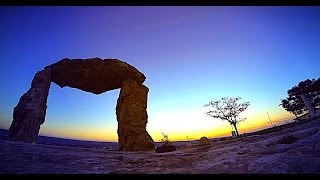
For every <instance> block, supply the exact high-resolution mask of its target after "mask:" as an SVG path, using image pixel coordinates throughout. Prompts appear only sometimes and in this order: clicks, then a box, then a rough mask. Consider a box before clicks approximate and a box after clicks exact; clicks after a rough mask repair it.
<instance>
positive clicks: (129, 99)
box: [116, 80, 155, 151]
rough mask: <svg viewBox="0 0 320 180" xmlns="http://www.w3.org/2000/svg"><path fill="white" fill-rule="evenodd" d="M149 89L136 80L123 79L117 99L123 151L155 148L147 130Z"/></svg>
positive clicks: (119, 131)
mask: <svg viewBox="0 0 320 180" xmlns="http://www.w3.org/2000/svg"><path fill="white" fill-rule="evenodd" d="M148 91H149V89H148V88H147V87H146V86H144V85H143V84H139V83H137V82H136V81H134V80H126V81H123V83H122V87H121V90H120V95H119V98H118V100H117V107H116V111H117V120H118V137H119V149H120V150H123V151H149V150H154V148H155V146H154V141H153V140H152V138H151V136H150V135H149V134H148V132H147V131H146V125H147V122H148V121H147V119H148V114H147V111H146V109H147V96H148Z"/></svg>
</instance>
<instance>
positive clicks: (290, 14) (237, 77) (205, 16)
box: [0, 6, 320, 141]
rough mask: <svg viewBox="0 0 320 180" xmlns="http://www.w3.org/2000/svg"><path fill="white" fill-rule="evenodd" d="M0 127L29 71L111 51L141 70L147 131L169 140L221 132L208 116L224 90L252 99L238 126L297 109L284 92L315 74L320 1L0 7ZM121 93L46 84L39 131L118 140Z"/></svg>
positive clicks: (247, 127) (224, 128)
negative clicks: (284, 104) (285, 105)
mask: <svg viewBox="0 0 320 180" xmlns="http://www.w3.org/2000/svg"><path fill="white" fill-rule="evenodd" d="M0 17H1V18H0V23H1V28H0V32H1V33H0V39H1V40H0V48H1V53H0V73H1V76H0V82H1V93H0V128H5V129H8V128H9V126H10V124H11V121H12V112H13V108H14V107H15V106H16V105H17V103H18V101H19V98H20V96H22V94H23V93H25V92H26V91H27V90H28V89H29V88H30V84H31V81H32V79H33V76H34V74H35V73H36V72H37V71H39V70H42V69H43V68H44V67H45V66H47V65H50V64H52V63H54V62H56V61H58V60H60V59H63V58H92V57H100V58H117V59H120V60H123V61H125V62H127V63H129V64H131V65H133V66H135V67H136V68H137V69H138V70H139V71H141V72H142V73H144V74H145V76H146V81H145V83H144V84H145V85H146V86H147V87H149V89H150V91H149V94H148V109H147V112H148V115H149V119H148V124H147V130H148V132H149V133H150V135H151V136H152V137H153V139H154V140H155V141H159V139H161V138H162V135H161V132H164V133H166V134H168V135H169V139H171V140H184V139H186V137H187V136H188V138H190V139H199V138H200V137H201V136H207V137H210V138H212V137H220V136H223V135H230V134H231V130H232V129H231V127H230V125H229V124H228V123H227V122H225V121H221V120H218V119H212V118H210V117H206V116H205V114H204V113H205V112H206V110H207V108H204V107H203V106H204V104H206V103H208V102H209V101H211V100H216V99H220V98H222V97H224V96H229V97H236V96H240V97H242V99H241V101H240V102H244V101H249V102H250V103H251V105H250V106H249V107H248V109H247V110H246V111H245V112H244V113H243V116H244V117H247V120H246V121H245V122H242V123H240V124H239V126H238V129H239V132H240V133H244V132H250V131H252V130H257V129H261V128H265V127H270V123H269V119H268V116H267V112H268V113H269V115H270V118H271V119H272V120H273V121H274V123H275V124H280V123H281V120H284V119H286V118H291V117H293V115H291V114H289V113H288V112H286V111H285V110H284V109H282V108H281V107H280V106H279V104H280V100H281V99H283V98H285V97H286V95H287V94H286V93H287V90H288V89H290V88H291V87H292V86H294V85H296V84H298V83H299V82H300V81H302V80H305V79H307V78H309V79H312V78H319V74H320V49H319V48H320V35H319V34H320V21H319V19H320V7H252V6H251V7H223V6H217V7H199V6H198V7H190V6H189V7H0ZM119 92H120V90H119V89H118V90H113V91H109V92H106V93H103V94H100V95H94V94H91V93H87V92H84V91H81V90H78V89H73V88H69V87H65V88H60V87H58V86H57V85H56V84H54V83H51V88H50V92H49V97H48V103H47V105H48V108H47V116H46V121H45V123H44V124H43V125H42V126H41V129H40V134H42V135H49V136H55V137H65V138H73V139H84V140H98V141H117V138H118V137H117V121H116V115H115V106H116V100H117V98H118V94H119Z"/></svg>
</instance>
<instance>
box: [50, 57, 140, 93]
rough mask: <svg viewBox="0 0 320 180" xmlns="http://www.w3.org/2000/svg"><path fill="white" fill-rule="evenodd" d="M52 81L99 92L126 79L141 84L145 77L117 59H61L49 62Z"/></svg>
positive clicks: (113, 87)
mask: <svg viewBox="0 0 320 180" xmlns="http://www.w3.org/2000/svg"><path fill="white" fill-rule="evenodd" d="M48 67H50V68H51V72H52V82H54V83H56V84H57V85H59V86H60V87H65V86H69V87H72V88H77V89H81V90H83V91H86V92H91V93H94V94H100V93H103V92H106V91H109V90H113V89H118V88H121V85H122V82H123V81H124V80H127V79H132V80H135V81H136V82H137V83H138V84H142V83H143V82H144V80H145V79H146V77H145V76H144V74H142V73H141V72H139V71H138V70H137V69H136V68H135V67H133V66H131V65H129V64H127V63H125V62H123V61H120V60H117V59H105V60H103V59H100V58H92V59H85V60H83V59H62V60H60V61H59V62H57V63H54V64H51V65H50V66H47V67H46V68H48Z"/></svg>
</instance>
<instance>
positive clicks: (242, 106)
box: [204, 97, 250, 136]
mask: <svg viewBox="0 0 320 180" xmlns="http://www.w3.org/2000/svg"><path fill="white" fill-rule="evenodd" d="M240 99H241V98H240V97H236V98H232V97H231V98H230V97H223V98H221V99H220V100H217V101H210V102H209V103H208V104H206V105H204V107H207V106H211V107H212V108H213V109H212V110H211V109H209V111H208V112H206V113H205V114H206V115H207V116H210V117H212V118H218V119H221V120H223V121H228V122H229V123H230V125H231V126H233V127H234V129H235V130H236V133H237V136H239V132H238V129H237V124H238V123H239V122H242V121H244V120H245V119H246V118H239V114H240V113H241V112H243V111H244V110H246V109H247V107H248V106H249V105H250V103H249V102H244V103H239V104H238V103H237V101H238V100H240Z"/></svg>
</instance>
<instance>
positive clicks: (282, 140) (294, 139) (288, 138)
mask: <svg viewBox="0 0 320 180" xmlns="http://www.w3.org/2000/svg"><path fill="white" fill-rule="evenodd" d="M297 141H298V138H297V137H295V136H293V135H287V136H283V137H281V138H280V139H279V140H278V144H291V143H294V142H297Z"/></svg>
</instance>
